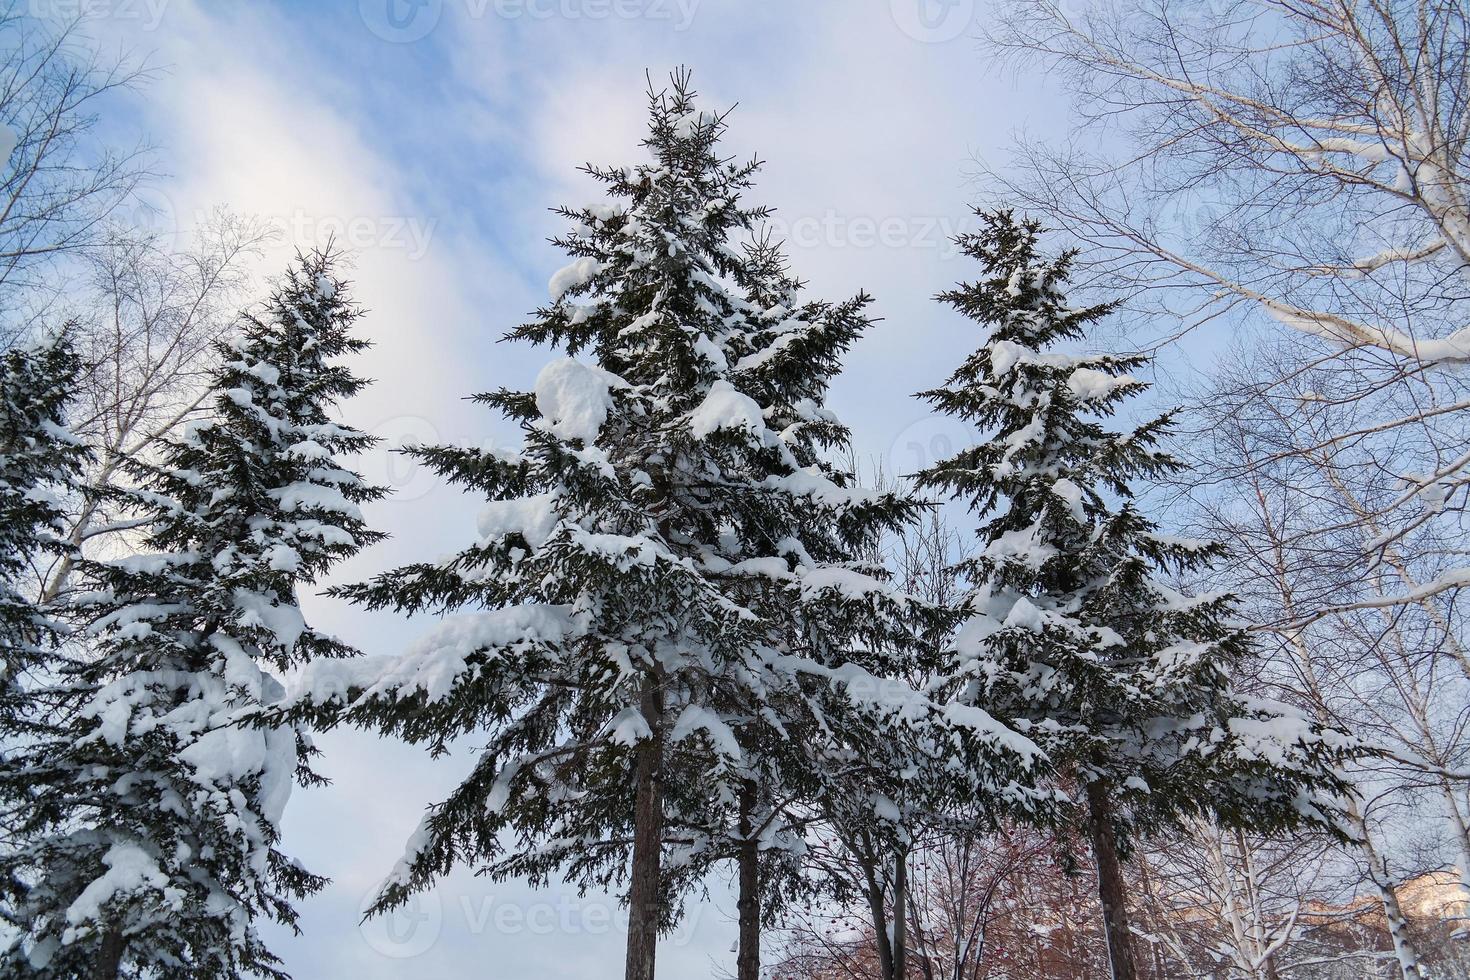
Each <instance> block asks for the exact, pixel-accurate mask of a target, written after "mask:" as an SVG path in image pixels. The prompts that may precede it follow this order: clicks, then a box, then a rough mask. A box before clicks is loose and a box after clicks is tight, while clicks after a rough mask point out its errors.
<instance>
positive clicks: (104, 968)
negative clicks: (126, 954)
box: [92, 926, 127, 980]
mask: <svg viewBox="0 0 1470 980" xmlns="http://www.w3.org/2000/svg"><path fill="white" fill-rule="evenodd" d="M126 948H127V942H126V941H125V940H124V939H123V931H122V929H121V928H119V927H117V926H111V927H109V928H108V930H107V932H106V933H104V934H103V936H102V948H101V949H99V950H98V951H97V968H96V969H95V970H94V971H93V972H92V980H117V976H118V974H119V973H121V972H122V958H123V951H124V950H125V949H126Z"/></svg>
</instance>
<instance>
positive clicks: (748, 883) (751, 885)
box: [735, 779, 761, 980]
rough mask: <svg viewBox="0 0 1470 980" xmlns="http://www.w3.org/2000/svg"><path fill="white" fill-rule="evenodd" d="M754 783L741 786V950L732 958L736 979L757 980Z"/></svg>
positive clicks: (757, 865) (758, 883)
mask: <svg viewBox="0 0 1470 980" xmlns="http://www.w3.org/2000/svg"><path fill="white" fill-rule="evenodd" d="M755 792H756V789H755V783H753V782H751V781H750V780H748V779H747V780H745V781H744V782H743V783H741V784H740V849H739V852H738V854H737V857H736V861H737V863H738V865H739V872H740V897H739V900H738V901H737V902H736V911H737V913H738V915H739V918H740V947H739V952H738V953H737V954H736V958H735V976H736V977H737V980H760V975H761V895H760V887H761V881H760V848H759V846H758V844H757V842H756V839H755Z"/></svg>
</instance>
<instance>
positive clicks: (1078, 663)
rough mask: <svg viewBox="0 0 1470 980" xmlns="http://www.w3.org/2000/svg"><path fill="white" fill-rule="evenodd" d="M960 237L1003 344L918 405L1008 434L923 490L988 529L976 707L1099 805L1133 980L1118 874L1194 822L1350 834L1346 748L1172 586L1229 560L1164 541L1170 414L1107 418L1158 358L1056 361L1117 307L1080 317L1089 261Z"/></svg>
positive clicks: (929, 479)
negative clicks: (1143, 494) (1241, 682)
mask: <svg viewBox="0 0 1470 980" xmlns="http://www.w3.org/2000/svg"><path fill="white" fill-rule="evenodd" d="M980 217H981V219H982V221H983V222H984V228H983V230H982V231H980V232H979V233H976V234H972V235H965V236H962V237H961V238H960V239H959V240H958V241H959V244H960V246H961V247H962V248H963V249H964V251H965V253H966V254H968V255H970V256H971V257H973V258H976V259H978V260H980V261H981V263H982V264H983V267H984V278H982V279H980V280H979V281H977V282H974V283H966V284H962V285H961V286H959V287H958V288H957V289H955V290H952V291H950V292H948V293H945V294H943V295H942V296H941V299H942V300H943V301H944V302H947V303H949V304H950V305H952V306H954V307H955V308H956V309H958V310H959V311H960V312H961V313H963V314H965V315H966V316H968V317H970V318H971V319H974V320H976V321H977V322H979V323H981V324H983V325H984V326H985V327H987V328H988V330H989V334H988V336H987V338H986V341H985V343H984V344H983V345H982V346H981V347H980V348H979V349H978V350H977V351H976V352H975V353H974V354H972V355H971V356H970V357H969V358H968V359H966V360H965V362H964V363H963V364H961V365H960V367H959V368H958V369H957V370H956V371H955V372H954V374H953V375H951V377H950V378H949V379H948V381H947V382H946V383H945V385H944V386H943V387H941V388H937V389H935V390H932V391H927V392H924V393H922V395H921V396H920V397H922V398H924V399H925V400H927V401H929V402H930V403H932V404H934V405H935V406H937V407H938V408H939V409H940V410H941V411H944V412H946V413H949V414H954V415H957V416H959V417H961V418H964V419H965V420H967V421H968V422H971V423H973V424H974V425H976V426H977V427H979V428H980V429H981V430H982V431H986V432H989V433H990V435H989V437H988V438H987V439H985V440H984V441H982V442H981V443H980V444H978V445H976V446H974V447H971V448H969V449H966V450H963V451H962V452H960V453H958V454H956V455H955V456H954V457H952V458H950V459H948V460H944V461H942V462H940V463H938V464H936V465H935V466H933V467H931V468H930V469H928V470H925V471H924V472H923V473H921V474H919V476H918V478H917V482H918V484H919V485H920V486H922V487H927V488H934V489H940V490H944V491H947V492H949V493H950V494H951V495H952V496H953V497H955V498H959V499H963V500H965V501H966V502H967V503H968V504H969V506H970V508H971V509H972V510H973V511H974V512H975V513H976V514H977V515H978V516H979V517H980V518H981V519H982V520H983V523H982V524H981V526H980V528H979V537H980V544H981V545H982V548H981V550H980V551H979V552H978V553H977V554H976V555H975V556H974V557H973V558H972V559H970V560H969V561H968V562H967V563H966V564H965V565H964V567H963V569H962V572H963V574H964V576H965V577H966V579H968V580H969V581H970V582H971V583H973V587H972V589H971V591H970V593H969V595H968V596H967V599H966V604H967V608H968V610H969V612H970V613H971V619H970V620H969V621H968V622H967V623H966V624H965V625H964V626H963V627H962V628H961V630H960V632H959V634H958V637H957V639H956V643H955V648H956V649H955V652H956V659H955V665H954V671H955V676H956V679H957V681H959V682H960V683H961V685H962V686H961V687H960V689H959V690H958V691H957V693H956V698H957V701H958V702H959V703H960V704H961V705H972V704H973V705H984V706H986V707H987V708H988V710H990V711H992V712H993V713H995V714H996V715H998V716H999V717H1001V718H1003V719H1005V720H1007V721H1009V722H1010V723H1011V724H1013V725H1014V726H1015V727H1016V728H1018V729H1019V730H1020V731H1022V732H1023V733H1026V734H1029V735H1031V736H1032V737H1033V738H1034V739H1035V740H1036V741H1037V743H1038V744H1040V745H1041V746H1042V747H1043V748H1045V749H1046V750H1047V752H1048V754H1049V755H1050V757H1051V760H1052V762H1053V763H1054V764H1056V765H1058V766H1060V767H1061V768H1062V771H1063V773H1064V774H1065V775H1066V776H1067V777H1068V780H1069V782H1070V783H1071V784H1073V785H1075V787H1076V788H1077V789H1078V790H1080V795H1081V797H1082V800H1081V801H1079V803H1080V804H1081V805H1080V806H1079V811H1080V812H1079V819H1080V820H1081V821H1082V822H1084V823H1085V825H1086V827H1087V829H1088V831H1089V833H1090V835H1091V838H1092V841H1093V850H1094V856H1095V858H1096V860H1097V862H1098V865H1099V875H1100V889H1101V895H1102V899H1103V905H1104V908H1105V911H1106V923H1105V924H1106V931H1107V934H1108V937H1109V943H1110V949H1111V953H1112V957H1113V969H1114V975H1115V976H1116V977H1119V978H1124V977H1129V978H1131V977H1133V976H1134V975H1135V974H1134V972H1133V969H1134V968H1133V965H1132V957H1131V952H1130V950H1129V931H1128V926H1127V918H1126V908H1125V905H1124V894H1123V881H1122V877H1121V870H1120V862H1121V861H1122V860H1124V859H1126V857H1127V854H1128V850H1129V847H1130V845H1131V842H1132V841H1133V840H1135V839H1136V838H1138V837H1139V836H1141V835H1142V836H1146V835H1152V834H1156V833H1160V832H1163V831H1167V830H1170V829H1174V828H1177V827H1178V826H1179V825H1180V823H1181V821H1182V820H1183V819H1184V818H1186V817H1189V816H1193V815H1209V816H1213V817H1214V818H1215V819H1217V820H1218V821H1220V822H1221V823H1222V824H1223V825H1225V826H1231V827H1246V828H1250V829H1254V830H1259V831H1265V832H1277V831H1284V830H1287V829H1289V828H1294V827H1298V826H1301V825H1303V824H1313V825H1317V826H1322V827H1327V828H1331V829H1334V830H1335V829H1337V828H1338V826H1339V824H1338V820H1339V817H1340V814H1339V812H1338V810H1337V809H1336V807H1335V806H1334V805H1333V802H1332V797H1331V794H1333V793H1337V792H1341V791H1343V790H1344V789H1345V785H1344V783H1343V781H1342V780H1341V778H1340V777H1339V776H1338V775H1337V774H1336V772H1335V770H1334V768H1333V766H1334V764H1335V763H1336V762H1338V761H1340V760H1342V759H1344V758H1345V757H1346V755H1347V754H1348V753H1350V752H1352V751H1354V750H1353V747H1352V744H1351V743H1350V741H1349V740H1348V739H1347V738H1346V736H1344V735H1342V733H1339V732H1335V731H1333V730H1331V729H1328V728H1325V727H1323V726H1321V725H1319V724H1316V723H1315V722H1313V721H1312V720H1310V719H1309V718H1307V717H1306V716H1304V715H1300V714H1297V713H1295V712H1293V711H1292V710H1291V709H1288V708H1286V707H1285V706H1282V705H1276V704H1268V703H1264V702H1258V701H1253V700H1251V699H1247V698H1244V697H1241V696H1238V695H1237V694H1236V693H1234V691H1233V690H1232V687H1231V683H1230V678H1231V676H1232V674H1233V673H1234V672H1235V671H1236V669H1237V668H1238V666H1239V665H1240V663H1241V662H1242V660H1243V659H1244V658H1245V657H1247V656H1248V655H1249V653H1250V650H1251V644H1250V640H1249V639H1248V635H1247V633H1246V632H1245V631H1244V630H1243V629H1242V628H1241V627H1240V626H1239V625H1238V624H1236V623H1235V622H1233V621H1232V607H1233V605H1234V598H1233V597H1232V596H1230V595H1225V594H1221V595H1202V596H1193V597H1191V596H1188V595H1184V594H1182V593H1181V592H1179V591H1177V590H1176V589H1175V588H1173V587H1171V586H1170V585H1169V584H1167V583H1166V582H1165V581H1164V577H1165V576H1167V575H1171V574H1172V575H1179V574H1182V573H1188V572H1190V571H1191V570H1198V569H1201V568H1204V567H1207V566H1208V565H1209V563H1211V562H1213V561H1215V560H1216V559H1218V558H1219V557H1220V555H1221V548H1220V547H1218V546H1217V545H1213V544H1209V543H1202V542H1197V541H1191V540H1186V539H1183V538H1177V537H1172V536H1170V535H1167V534H1164V533H1161V532H1160V530H1159V528H1158V527H1157V525H1156V524H1155V523H1154V522H1153V521H1152V520H1150V519H1149V518H1148V517H1147V516H1145V515H1144V513H1143V512H1142V511H1141V510H1140V509H1139V508H1138V507H1137V506H1136V505H1135V503H1134V499H1133V497H1134V485H1135V483H1137V482H1139V481H1147V480H1149V479H1155V478H1158V477H1160V476H1162V475H1164V474H1166V473H1169V472H1172V471H1174V470H1176V469H1177V468H1178V466H1179V464H1178V463H1177V462H1176V460H1175V459H1174V458H1173V457H1171V456H1170V455H1168V454H1167V453H1166V452H1165V451H1164V450H1163V449H1162V448H1161V442H1162V440H1163V439H1164V438H1165V437H1166V436H1167V434H1168V433H1169V431H1170V426H1171V422H1172V420H1171V416H1169V415H1167V414H1166V415H1163V416H1161V417H1158V418H1155V419H1152V420H1150V421H1147V422H1144V423H1143V424H1141V425H1139V426H1136V427H1134V428H1131V429H1125V430H1124V431H1118V432H1115V431H1111V430H1110V429H1108V428H1107V427H1106V426H1105V425H1104V424H1103V421H1102V420H1104V419H1106V418H1108V417H1109V416H1111V415H1113V414H1114V412H1115V411H1116V410H1117V409H1118V407H1119V405H1120V404H1121V403H1122V402H1123V401H1124V400H1125V399H1127V398H1128V397H1130V396H1132V395H1136V394H1138V393H1140V392H1142V391H1143V390H1144V389H1145V388H1146V387H1147V385H1146V384H1145V383H1143V382H1141V381H1139V380H1137V379H1136V378H1135V377H1133V376H1132V375H1131V374H1130V373H1129V372H1131V371H1136V370H1138V369H1139V368H1141V367H1144V366H1146V364H1147V363H1148V360H1147V358H1145V357H1142V356H1121V357H1120V356H1113V355H1106V354H1103V355H1094V356H1083V355H1077V354H1070V353H1066V352H1064V351H1062V350H1058V349H1056V348H1057V347H1058V346H1059V345H1063V344H1066V343H1068V342H1075V341H1078V340H1080V339H1081V338H1082V337H1083V334H1084V331H1085V329H1086V328H1087V326H1088V325H1089V324H1092V323H1095V322H1096V321H1098V320H1100V319H1102V318H1103V317H1104V316H1106V315H1107V314H1108V313H1109V312H1110V311H1111V310H1112V308H1113V307H1112V306H1111V305H1110V304H1101V305H1096V306H1088V307H1073V306H1070V305H1069V304H1068V302H1067V298H1066V296H1065V294H1064V292H1063V290H1064V287H1065V285H1066V283H1067V280H1068V274H1069V269H1070V267H1071V264H1072V261H1073V257H1074V253H1072V252H1068V253H1064V254H1062V255H1061V256H1060V257H1058V258H1047V257H1045V256H1043V255H1042V254H1040V252H1039V251H1038V236H1039V235H1040V228H1039V226H1038V225H1037V224H1036V223H1035V222H1030V221H1017V220H1016V219H1015V218H1013V217H1012V215H1011V214H1010V213H1009V212H1004V211H1002V212H997V213H985V212H981V213H980Z"/></svg>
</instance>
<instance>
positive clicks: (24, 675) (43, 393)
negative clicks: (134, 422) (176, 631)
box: [0, 331, 87, 756]
mask: <svg viewBox="0 0 1470 980" xmlns="http://www.w3.org/2000/svg"><path fill="white" fill-rule="evenodd" d="M80 370H81V363H80V360H79V359H78V357H77V355H76V352H75V350H74V349H73V348H72V344H71V341H70V339H69V337H68V335H67V333H66V332H65V331H62V332H59V333H57V334H56V335H54V336H52V337H49V338H46V339H45V340H43V341H42V342H40V343H32V344H22V345H18V346H16V347H13V348H11V349H10V350H8V351H6V352H5V353H4V355H3V356H0V671H3V675H0V737H3V738H5V739H6V740H7V741H8V742H11V743H13V742H14V740H16V739H23V738H25V737H28V736H30V735H32V734H34V732H35V731H37V729H38V727H39V726H44V724H45V722H46V713H45V712H44V710H43V709H41V707H40V706H39V705H37V704H36V703H35V701H34V699H33V695H34V692H35V690H36V687H37V685H38V684H39V683H40V682H41V680H42V678H44V677H45V676H46V675H47V674H48V673H49V672H50V671H52V670H53V669H54V667H55V656H56V647H57V644H58V640H59V637H60V633H61V629H60V624H59V623H58V622H57V621H56V619H55V617H54V614H53V611H50V610H46V609H42V608H40V607H39V606H38V604H37V602H36V595H35V594H36V592H37V588H38V586H37V584H36V582H35V581H34V580H35V578H36V576H35V568H34V566H35V565H37V564H40V563H44V562H45V561H46V560H47V559H48V556H49V557H50V558H55V557H56V556H58V555H60V554H61V553H62V552H63V551H64V550H65V545H64V543H63V542H62V541H61V539H60V534H61V532H62V526H61V522H62V518H63V508H64V506H65V503H64V497H65V495H66V493H67V490H68V487H69V484H70V483H71V481H72V480H73V479H74V478H75V477H76V475H77V473H78V471H79V469H80V467H81V464H82V461H83V460H84V459H85V458H86V452H87V450H86V448H85V447H84V446H82V445H81V444H80V443H79V442H78V441H77V440H76V439H75V438H74V437H73V436H72V435H71V434H70V433H69V432H67V430H66V427H65V419H64V414H65V409H66V403H67V399H68V393H69V392H71V391H72V390H73V389H74V387H75V384H76V380H77V376H78V374H79V372H80ZM6 755H7V756H9V755H10V750H9V749H7V751H6Z"/></svg>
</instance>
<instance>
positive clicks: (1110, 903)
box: [1087, 782, 1138, 980]
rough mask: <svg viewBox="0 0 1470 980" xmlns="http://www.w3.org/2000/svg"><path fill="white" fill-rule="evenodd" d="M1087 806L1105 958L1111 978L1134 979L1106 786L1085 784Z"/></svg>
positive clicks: (1125, 902) (1130, 938)
mask: <svg viewBox="0 0 1470 980" xmlns="http://www.w3.org/2000/svg"><path fill="white" fill-rule="evenodd" d="M1087 806H1088V809H1089V811H1090V816H1091V820H1090V821H1089V824H1090V826H1089V830H1090V831H1091V833H1092V853H1093V856H1094V857H1095V858H1096V859H1097V894H1098V897H1099V898H1101V899H1102V907H1103V932H1104V934H1105V935H1106V936H1107V940H1108V960H1109V962H1110V963H1111V964H1112V967H1113V980H1138V967H1137V966H1136V965H1135V963H1134V960H1133V934H1132V933H1131V932H1129V931H1128V892H1127V889H1126V887H1125V886H1124V884H1123V864H1122V862H1121V861H1119V860H1118V847H1117V843H1116V841H1115V840H1114V839H1113V820H1112V816H1113V806H1112V803H1111V801H1110V800H1109V799H1108V791H1107V787H1105V786H1104V785H1103V784H1102V783H1101V782H1093V783H1088V784H1087Z"/></svg>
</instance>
